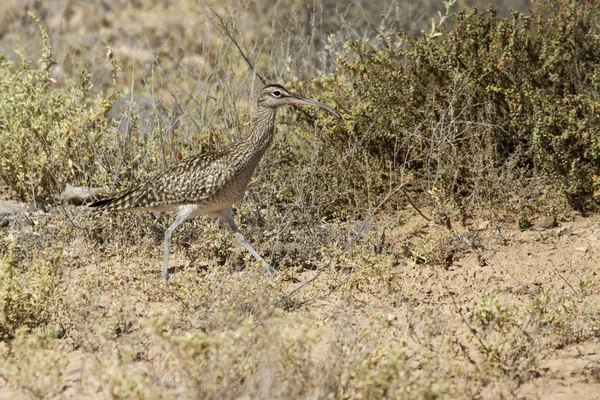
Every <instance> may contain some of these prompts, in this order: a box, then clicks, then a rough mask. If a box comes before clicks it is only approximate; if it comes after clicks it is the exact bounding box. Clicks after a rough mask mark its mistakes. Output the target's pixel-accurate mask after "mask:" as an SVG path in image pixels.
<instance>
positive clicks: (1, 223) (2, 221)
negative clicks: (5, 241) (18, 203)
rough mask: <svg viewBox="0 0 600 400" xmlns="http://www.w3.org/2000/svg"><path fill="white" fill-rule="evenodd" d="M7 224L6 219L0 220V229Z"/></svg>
mask: <svg viewBox="0 0 600 400" xmlns="http://www.w3.org/2000/svg"><path fill="white" fill-rule="evenodd" d="M8 224H9V221H8V219H7V218H0V228H6V227H7V226H8Z"/></svg>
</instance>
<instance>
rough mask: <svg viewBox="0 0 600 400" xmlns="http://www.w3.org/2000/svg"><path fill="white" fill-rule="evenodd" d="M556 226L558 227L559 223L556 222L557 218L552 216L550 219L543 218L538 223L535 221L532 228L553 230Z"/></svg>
mask: <svg viewBox="0 0 600 400" xmlns="http://www.w3.org/2000/svg"><path fill="white" fill-rule="evenodd" d="M555 226H558V223H557V222H556V217H554V216H550V217H543V218H540V219H538V220H537V221H535V222H534V223H533V226H532V228H534V229H552V228H554V227H555Z"/></svg>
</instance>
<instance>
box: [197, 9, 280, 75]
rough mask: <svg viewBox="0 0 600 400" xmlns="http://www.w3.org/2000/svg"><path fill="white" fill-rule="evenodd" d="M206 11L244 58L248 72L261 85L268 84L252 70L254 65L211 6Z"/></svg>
mask: <svg viewBox="0 0 600 400" xmlns="http://www.w3.org/2000/svg"><path fill="white" fill-rule="evenodd" d="M208 9H209V10H210V11H211V12H212V13H213V15H214V16H215V18H217V20H218V21H219V23H218V27H219V28H221V30H222V31H223V33H224V34H225V35H226V36H227V37H228V38H229V39H230V40H231V41H232V42H233V44H234V45H235V47H236V48H237V49H238V51H239V52H240V55H241V56H242V57H243V58H244V60H245V61H246V63H247V64H248V67H250V70H251V71H252V72H253V73H254V75H256V76H257V77H258V79H260V81H261V83H262V84H263V85H266V84H268V83H269V82H268V81H267V80H266V79H265V77H264V76H262V75H260V74H259V73H258V72H256V69H255V68H254V64H252V62H251V61H250V59H249V58H248V57H247V56H246V54H245V53H244V51H243V50H242V48H241V47H240V45H239V44H238V42H237V40H235V37H234V36H233V34H232V33H231V31H230V30H229V28H228V27H227V23H226V22H225V21H224V20H223V18H222V17H221V16H220V15H219V14H217V12H216V11H215V10H214V9H213V8H212V7H211V6H208ZM211 22H212V23H213V25H214V26H217V24H215V23H214V22H213V21H212V20H211Z"/></svg>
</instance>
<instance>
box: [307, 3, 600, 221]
mask: <svg viewBox="0 0 600 400" xmlns="http://www.w3.org/2000/svg"><path fill="white" fill-rule="evenodd" d="M450 3H451V2H448V6H450ZM537 4H538V8H537V9H536V10H535V11H532V12H531V13H530V14H523V13H519V12H513V14H512V17H510V18H500V17H498V16H497V15H496V13H495V11H494V10H493V9H491V8H490V9H488V10H487V11H486V12H480V11H479V10H477V9H471V10H466V11H461V12H459V13H457V14H456V15H453V17H454V18H453V20H454V22H453V24H451V25H450V24H447V23H446V24H439V25H434V28H433V30H432V32H428V33H426V34H422V35H409V34H407V33H405V32H404V31H403V30H402V29H400V28H398V29H397V30H396V31H395V32H387V33H384V34H382V35H380V36H379V39H378V42H377V43H370V42H366V41H362V40H356V41H349V42H347V43H346V44H345V49H344V51H343V52H342V55H341V57H340V58H339V61H338V67H337V70H336V72H335V73H334V74H333V75H330V76H327V75H322V76H318V77H316V78H314V79H313V80H312V82H311V83H310V84H309V85H306V84H305V85H302V84H300V83H298V84H297V86H299V87H302V88H303V89H304V90H306V91H310V92H313V91H314V92H317V91H318V92H320V93H323V95H322V98H323V99H324V100H326V101H327V102H328V103H329V104H332V105H333V106H334V107H337V108H338V109H340V110H342V112H343V114H344V121H343V123H341V124H336V125H328V126H327V127H326V129H325V133H326V135H327V138H328V141H330V142H331V143H333V144H334V145H335V146H336V147H337V148H343V147H345V146H347V144H348V143H360V146H359V147H360V148H359V150H358V151H357V156H356V157H355V159H356V160H357V161H358V163H359V164H363V165H364V164H365V160H373V159H377V160H379V166H380V167H384V168H380V169H379V170H378V171H375V172H378V174H379V176H380V178H379V179H375V180H374V182H375V183H376V184H375V185H372V186H371V187H370V190H371V192H370V193H371V196H370V197H371V199H373V200H374V196H373V192H374V191H377V190H379V191H384V192H385V191H386V190H388V188H389V186H391V185H393V184H394V182H399V181H401V180H402V179H404V178H405V176H406V174H407V173H412V175H413V179H414V181H413V182H414V184H415V186H416V187H417V188H420V189H421V190H423V192H422V193H424V190H430V189H432V188H434V187H438V188H439V189H440V190H444V191H446V192H448V193H449V194H447V196H450V195H451V196H453V197H454V198H456V199H457V200H458V202H459V203H463V204H467V205H481V204H482V203H484V204H493V205H496V206H498V205H503V204H502V203H503V202H506V200H507V199H508V198H509V197H510V196H511V195H514V194H515V193H514V192H515V191H516V190H518V189H517V188H519V190H520V185H519V184H518V182H523V181H525V180H527V181H528V182H530V183H529V184H528V186H529V187H532V186H533V185H534V182H537V181H538V180H539V181H540V182H544V185H545V186H546V188H547V190H548V189H549V190H552V189H557V190H559V191H560V193H561V195H562V197H563V198H564V199H566V200H567V201H568V202H569V204H570V205H571V206H572V207H575V208H578V209H581V208H585V207H593V206H595V205H597V204H598V202H599V201H600V198H599V197H598V187H599V186H598V185H599V184H600V180H599V178H598V177H599V176H600V141H599V140H598V138H599V137H600V131H599V129H600V128H599V124H598V117H599V114H598V110H599V108H598V105H599V97H598V93H599V91H598V89H600V80H599V79H598V77H599V76H600V73H599V72H600V63H599V62H598V58H597V54H598V53H599V52H600V36H599V35H598V34H597V26H598V23H599V22H600V14H599V12H598V8H597V6H596V5H595V4H594V3H593V2H580V1H576V0H569V1H558V0H544V1H538V2H537ZM451 10H452V9H451V8H449V9H448V12H447V14H446V16H450V14H451ZM446 16H444V18H445V17H446ZM301 118H303V119H306V120H309V121H315V119H314V118H313V117H312V116H311V114H308V113H303V114H301ZM337 154H338V155H339V154H340V152H339V151H338V152H337ZM370 162H371V164H372V165H373V166H374V165H376V163H375V162H373V161H370ZM372 174H374V173H372ZM507 176H508V177H511V178H510V179H508V178H507ZM548 178H549V179H548ZM507 187H511V188H512V189H509V190H508V192H510V194H508V193H507V189H506V188H507ZM355 189H359V190H360V188H355ZM537 190H539V189H537ZM538 194H539V191H538ZM517 195H518V196H520V197H521V198H525V197H527V196H530V195H533V196H537V195H536V194H535V193H527V187H525V188H524V189H523V190H522V192H521V193H517ZM373 200H371V201H373ZM521 203H523V202H520V203H519V204H517V205H516V208H519V207H521ZM459 205H460V204H459ZM504 205H506V204H504ZM461 208H462V209H465V208H466V207H464V206H461Z"/></svg>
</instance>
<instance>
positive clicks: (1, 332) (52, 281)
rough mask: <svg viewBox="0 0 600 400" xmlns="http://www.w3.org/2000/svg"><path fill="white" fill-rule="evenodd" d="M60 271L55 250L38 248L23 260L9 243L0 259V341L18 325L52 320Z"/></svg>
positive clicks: (25, 325) (33, 326) (19, 326)
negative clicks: (28, 261)
mask: <svg viewBox="0 0 600 400" xmlns="http://www.w3.org/2000/svg"><path fill="white" fill-rule="evenodd" d="M36 252H37V250H36ZM22 264H29V265H22ZM21 267H24V268H21ZM60 275H61V268H60V259H59V256H58V254H57V253H56V252H55V251H52V250H45V251H42V252H39V254H35V255H34V258H33V260H31V262H30V263H26V262H18V261H17V257H16V256H15V252H14V246H13V245H11V246H10V247H9V249H8V252H7V253H6V254H5V255H4V257H3V258H1V259H0V310H1V314H0V315H1V317H0V341H2V340H6V339H10V338H12V337H13V336H14V335H15V332H16V331H17V330H18V329H20V328H24V329H32V328H35V327H38V326H43V325H45V324H47V323H49V322H50V321H51V320H52V318H53V312H52V310H54V307H53V306H54V305H56V303H55V301H56V299H57V296H58V286H59V283H60Z"/></svg>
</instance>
